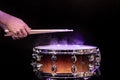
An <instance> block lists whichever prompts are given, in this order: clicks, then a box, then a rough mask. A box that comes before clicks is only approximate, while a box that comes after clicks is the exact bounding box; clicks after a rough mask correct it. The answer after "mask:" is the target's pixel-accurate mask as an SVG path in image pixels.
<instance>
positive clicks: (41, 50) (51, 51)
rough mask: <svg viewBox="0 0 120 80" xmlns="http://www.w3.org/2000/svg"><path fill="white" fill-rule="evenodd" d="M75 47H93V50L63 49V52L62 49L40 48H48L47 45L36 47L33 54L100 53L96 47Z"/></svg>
mask: <svg viewBox="0 0 120 80" xmlns="http://www.w3.org/2000/svg"><path fill="white" fill-rule="evenodd" d="M47 46H49V45H47ZM51 46H56V45H51ZM62 46H63V45H62ZM68 46H71V45H68ZM72 46H73V45H72ZM74 46H78V47H80V46H83V47H91V48H90V49H85V48H82V49H79V48H76V49H63V50H61V49H45V48H40V47H46V45H45V46H36V47H34V48H33V52H37V53H44V54H92V53H97V52H98V50H97V47H96V46H90V45H74ZM49 47H50V46H49Z"/></svg>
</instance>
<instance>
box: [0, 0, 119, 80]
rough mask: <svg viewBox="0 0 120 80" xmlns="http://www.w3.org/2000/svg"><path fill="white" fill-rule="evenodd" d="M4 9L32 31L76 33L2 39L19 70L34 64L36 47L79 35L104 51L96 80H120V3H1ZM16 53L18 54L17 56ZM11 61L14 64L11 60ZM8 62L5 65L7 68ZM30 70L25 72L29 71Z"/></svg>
mask: <svg viewBox="0 0 120 80" xmlns="http://www.w3.org/2000/svg"><path fill="white" fill-rule="evenodd" d="M0 5H1V6H0V8H1V10H3V11H5V12H7V13H9V14H11V15H14V16H16V17H19V18H21V19H23V20H24V21H25V22H26V23H27V24H28V25H29V26H30V27H31V28H32V29H52V28H53V29H54V28H55V29H56V28H60V29H63V28H65V29H74V32H73V33H55V34H40V35H39V34H36V35H30V36H28V37H27V38H24V39H20V40H15V41H14V40H12V39H11V38H9V37H7V38H6V37H4V38H3V36H2V35H1V37H2V38H1V43H0V44H1V45H2V47H1V48H5V49H7V50H9V52H6V53H8V54H7V55H9V56H11V55H10V54H12V57H14V58H12V61H13V62H14V61H16V64H18V65H21V66H18V68H19V69H20V68H21V67H22V65H25V64H26V63H27V64H28V63H30V59H31V53H32V48H33V47H34V46H36V45H38V44H41V45H44V44H48V43H49V39H52V38H53V37H56V38H58V39H62V38H69V39H70V38H73V37H71V35H72V36H74V35H76V34H77V35H80V36H81V35H82V37H83V38H84V44H88V45H95V46H97V47H99V48H100V51H101V55H102V61H101V67H100V69H101V76H100V77H99V78H97V79H96V80H105V79H106V80H115V79H114V78H116V77H117V75H118V74H117V73H116V72H117V71H118V69H119V68H118V65H119V64H118V63H119V56H118V54H119V40H118V38H119V21H120V20H119V10H120V9H119V0H39V1H37V0H31V1H22V0H19V1H16V0H12V1H5V0H4V1H2V0H1V2H0ZM11 49H13V50H14V51H11ZM15 50H17V53H18V54H15V53H16V51H15ZM3 51H4V50H3ZM22 51H23V52H22ZM24 51H26V52H24ZM3 54H4V53H3ZM21 55H22V56H21ZM4 56H5V55H4ZM21 57H22V58H21ZM3 58H4V57H3ZM7 58H8V57H7ZM8 59H10V60H11V58H10V57H9V58H8ZM3 60H4V59H2V61H3ZM25 61H26V63H25ZM6 62H7V61H5V62H3V63H2V64H3V65H5V64H6ZM22 62H24V63H22ZM8 64H9V63H8ZM10 64H11V63H10ZM12 67H13V66H12ZM28 67H29V66H28ZM28 67H26V68H25V69H26V70H27V69H28ZM23 69H24V68H23ZM30 69H31V68H30ZM20 70H21V69H20ZM28 70H29V69H28ZM28 72H29V71H28ZM28 75H30V74H28Z"/></svg>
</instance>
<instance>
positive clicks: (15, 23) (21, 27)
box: [0, 10, 31, 39]
mask: <svg viewBox="0 0 120 80" xmlns="http://www.w3.org/2000/svg"><path fill="white" fill-rule="evenodd" d="M0 25H1V27H2V28H3V29H4V30H5V29H8V30H9V31H10V32H12V38H13V39H19V38H23V37H26V36H27V35H28V34H29V33H30V30H31V28H29V27H28V25H27V24H26V23H25V22H24V21H23V20H21V19H20V18H17V17H15V16H12V15H10V14H7V13H5V12H3V11H1V10H0ZM7 34H9V32H8V33H7Z"/></svg>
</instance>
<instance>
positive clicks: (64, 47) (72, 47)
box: [35, 45, 96, 50]
mask: <svg viewBox="0 0 120 80" xmlns="http://www.w3.org/2000/svg"><path fill="white" fill-rule="evenodd" d="M35 48H36V49H46V50H80V49H94V48H96V47H95V46H88V45H47V46H46V45H45V46H37V47H35Z"/></svg>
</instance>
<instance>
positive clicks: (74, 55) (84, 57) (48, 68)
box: [31, 45, 101, 80]
mask: <svg viewBox="0 0 120 80" xmlns="http://www.w3.org/2000/svg"><path fill="white" fill-rule="evenodd" d="M32 58H33V59H32V63H31V65H32V66H33V71H34V72H35V74H36V76H37V77H38V78H40V79H41V78H42V79H43V78H44V80H45V79H47V78H49V79H50V80H51V79H57V78H58V79H59V78H63V79H66V78H73V79H76V78H77V79H81V78H82V79H85V80H87V79H89V78H90V77H91V76H94V75H99V74H97V71H98V70H99V67H100V61H101V54H100V51H99V48H97V47H96V46H89V45H45V46H36V47H34V48H33V54H32Z"/></svg>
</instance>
